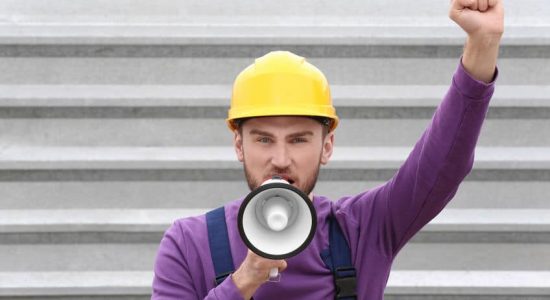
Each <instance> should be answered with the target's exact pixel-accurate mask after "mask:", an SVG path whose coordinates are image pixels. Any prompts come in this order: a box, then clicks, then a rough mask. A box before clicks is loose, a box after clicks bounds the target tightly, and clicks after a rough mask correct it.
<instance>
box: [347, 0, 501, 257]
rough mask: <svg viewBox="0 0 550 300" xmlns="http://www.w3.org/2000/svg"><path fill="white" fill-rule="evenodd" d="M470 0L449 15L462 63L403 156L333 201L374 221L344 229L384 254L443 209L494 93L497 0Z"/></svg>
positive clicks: (459, 1) (466, 165)
mask: <svg viewBox="0 0 550 300" xmlns="http://www.w3.org/2000/svg"><path fill="white" fill-rule="evenodd" d="M473 2H474V0H470V1H467V0H453V1H451V12H450V17H451V18H452V19H453V20H455V22H457V24H458V25H460V26H461V27H462V28H463V29H464V30H465V31H466V32H467V33H468V40H467V43H466V46H465V49H464V55H463V60H462V63H460V64H459V67H458V69H457V71H456V73H455V74H454V76H453V80H452V84H451V87H450V88H449V90H448V92H447V94H446V95H445V97H444V99H443V101H442V102H441V104H440V105H439V106H438V108H437V110H436V112H435V114H434V116H433V118H432V121H431V123H430V124H429V126H428V128H427V129H426V130H425V131H424V133H423V134H422V136H421V137H420V139H419V140H418V142H417V143H416V144H415V146H414V148H413V150H412V152H411V153H410V155H409V156H408V157H407V159H406V160H405V162H404V163H403V165H402V166H401V167H400V168H399V170H398V171H397V173H396V174H395V175H394V177H393V178H392V179H391V180H389V181H388V182H387V183H386V184H385V185H383V186H381V187H379V188H376V189H373V190H370V191H367V193H366V194H360V195H358V196H356V197H351V198H343V199H342V201H339V204H338V205H339V207H338V208H337V210H340V213H341V214H342V215H343V218H348V219H350V220H351V219H355V221H356V222H354V223H355V224H356V226H360V225H363V224H374V225H373V226H362V227H361V228H359V230H358V229H357V228H348V229H347V231H348V233H350V234H351V235H354V236H351V237H350V240H352V241H354V240H358V241H359V243H361V244H363V245H367V246H364V247H365V248H368V247H379V250H380V251H381V252H383V253H384V254H386V255H387V256H388V257H392V258H393V257H394V256H395V255H396V254H397V253H398V252H399V250H400V249H401V248H402V247H403V246H404V245H405V243H406V242H407V241H409V240H410V239H411V238H412V236H413V235H414V234H416V233H417V232H418V231H419V230H420V229H421V228H422V227H423V226H424V225H426V224H427V223H428V222H429V221H430V220H431V219H433V218H434V217H435V216H436V215H437V214H438V213H439V212H440V211H441V210H442V209H443V208H444V207H445V205H446V204H447V203H448V202H449V201H450V200H451V198H452V197H453V196H454V194H455V193H456V191H457V189H458V186H459V185H460V183H461V182H462V180H463V179H464V178H465V177H466V176H467V174H468V173H469V172H470V170H471V169H472V166H473V162H474V150H475V145H476V143H477V139H478V137H479V134H480V131H481V126H482V124H483V120H484V118H485V115H486V112H487V109H488V106H489V100H490V98H491V96H492V93H493V91H494V79H495V77H496V74H495V72H496V58H497V54H498V46H499V41H500V37H501V35H502V26H503V25H502V18H503V9H502V3H501V1H499V0H495V1H492V0H491V1H487V0H485V1H483V0H475V5H474V4H473ZM481 2H483V3H484V4H480V3H481ZM465 4H467V5H465ZM485 5H486V6H485ZM481 10H483V11H481ZM363 200H365V201H363ZM357 232H359V234H360V236H359V237H358V236H357V234H358V233H357ZM368 245H370V246H368ZM373 245H374V246H373Z"/></svg>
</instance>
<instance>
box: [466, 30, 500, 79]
mask: <svg viewBox="0 0 550 300" xmlns="http://www.w3.org/2000/svg"><path fill="white" fill-rule="evenodd" d="M499 46H500V35H498V34H495V35H484V36H468V39H467V41H466V45H465V46H464V55H463V57H462V64H463V66H464V69H465V70H466V71H467V72H468V73H469V74H470V75H471V76H472V77H474V78H475V79H477V80H480V81H483V82H485V83H489V82H491V81H492V80H493V78H494V75H495V70H496V62H497V57H498V50H499Z"/></svg>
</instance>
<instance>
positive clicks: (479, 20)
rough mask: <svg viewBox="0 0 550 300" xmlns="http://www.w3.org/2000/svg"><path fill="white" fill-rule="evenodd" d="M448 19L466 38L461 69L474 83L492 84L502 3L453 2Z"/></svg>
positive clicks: (492, 0) (496, 0) (501, 25)
mask: <svg viewBox="0 0 550 300" xmlns="http://www.w3.org/2000/svg"><path fill="white" fill-rule="evenodd" d="M449 17H450V18H451V19H452V20H453V21H455V22H456V23H457V24H458V25H459V26H460V27H462V29H463V30H464V31H465V32H466V33H467V34H468V38H467V40H466V45H465V46H464V55H463V57H462V64H463V65H464V68H465V69H466V71H467V72H468V73H469V74H470V75H472V77H474V78H475V79H477V80H480V81H483V82H486V83H488V82H491V81H492V80H493V77H494V74H495V68H496V63H497V56H498V48H499V44H500V38H501V37H502V33H503V32H504V9H503V4H502V0H452V3H451V9H450V11H449Z"/></svg>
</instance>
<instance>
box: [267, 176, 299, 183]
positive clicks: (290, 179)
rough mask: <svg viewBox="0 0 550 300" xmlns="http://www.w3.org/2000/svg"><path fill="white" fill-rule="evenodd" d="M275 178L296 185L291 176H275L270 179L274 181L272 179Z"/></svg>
mask: <svg viewBox="0 0 550 300" xmlns="http://www.w3.org/2000/svg"><path fill="white" fill-rule="evenodd" d="M275 177H279V178H281V179H283V180H285V181H287V182H288V183H290V184H294V182H295V181H294V179H292V178H291V177H290V176H288V175H284V174H273V175H271V176H270V177H269V178H268V179H272V178H275Z"/></svg>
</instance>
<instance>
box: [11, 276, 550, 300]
mask: <svg viewBox="0 0 550 300" xmlns="http://www.w3.org/2000/svg"><path fill="white" fill-rule="evenodd" d="M152 278H153V275H152V273H151V272H20V273H10V272H5V273H0V279H1V280H0V295H1V296H2V297H4V298H10V297H11V298H13V297H21V298H18V299H25V300H27V299H38V298H35V297H59V298H61V297H67V299H86V297H90V296H92V295H93V296H95V297H98V298H97V299H149V298H150V293H151V282H152ZM549 282H550V272H542V271H422V270H419V271H394V272H392V273H391V274H390V279H389V281H388V287H387V289H386V292H385V299H396V300H397V299H400V300H401V299H415V300H416V299H431V300H451V299H476V300H477V299H479V300H482V299H483V300H486V299H491V300H504V299H512V298H513V299H519V300H533V299H536V300H539V299H548V294H549V293H550V284H549ZM40 299H44V298H40ZM63 299H65V298H63Z"/></svg>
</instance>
